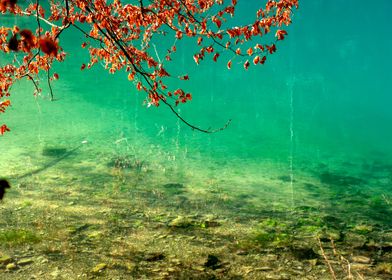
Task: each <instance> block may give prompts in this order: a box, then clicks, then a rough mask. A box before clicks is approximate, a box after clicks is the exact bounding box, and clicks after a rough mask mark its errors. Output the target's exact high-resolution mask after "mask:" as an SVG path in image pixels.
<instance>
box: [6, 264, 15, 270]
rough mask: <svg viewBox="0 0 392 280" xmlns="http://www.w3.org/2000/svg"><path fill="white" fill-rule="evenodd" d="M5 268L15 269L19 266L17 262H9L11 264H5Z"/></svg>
mask: <svg viewBox="0 0 392 280" xmlns="http://www.w3.org/2000/svg"><path fill="white" fill-rule="evenodd" d="M5 269H7V270H15V269H17V266H16V264H15V263H9V264H7V265H6V266H5Z"/></svg>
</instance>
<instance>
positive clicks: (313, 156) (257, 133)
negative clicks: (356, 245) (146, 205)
mask: <svg viewBox="0 0 392 280" xmlns="http://www.w3.org/2000/svg"><path fill="white" fill-rule="evenodd" d="M239 2H243V3H239V10H238V15H239V16H240V19H242V18H245V17H246V16H247V15H248V13H249V12H250V11H253V10H254V7H253V5H255V4H253V3H247V4H245V3H246V1H239ZM249 2H252V1H249ZM254 2H256V1H254ZM364 4H365V3H362V2H360V3H359V2H358V1H354V0H350V1H340V2H331V1H326V0H317V1H302V2H301V3H300V9H299V10H298V11H297V12H296V13H295V17H294V19H293V21H294V23H293V25H292V26H290V28H289V29H288V33H289V35H288V36H287V38H286V39H285V40H284V41H283V42H282V44H279V45H278V51H277V53H276V54H274V55H273V56H270V57H269V58H268V61H267V63H266V65H265V66H262V67H252V66H251V67H250V69H249V70H248V71H244V69H243V67H242V64H238V65H236V63H234V64H233V69H232V70H227V69H226V61H224V60H223V59H222V60H221V61H220V63H216V64H214V63H213V62H212V61H211V62H209V61H203V62H202V63H201V65H199V66H197V65H195V64H194V62H193V58H192V55H193V53H194V51H195V49H193V46H194V44H193V43H192V42H190V41H189V40H186V39H185V40H183V41H180V42H178V43H177V49H178V52H177V54H176V55H175V56H174V58H173V62H172V63H171V65H170V66H169V69H173V70H174V71H177V72H178V75H182V74H185V73H188V74H189V76H190V81H187V82H180V81H177V80H173V81H171V83H172V84H173V85H175V86H177V84H178V85H180V86H182V87H183V88H184V89H186V90H187V91H188V90H189V91H191V92H192V93H193V100H192V102H189V104H188V103H187V104H185V105H182V106H180V107H179V110H180V112H181V114H182V115H183V116H184V117H185V118H186V119H187V120H189V121H190V122H191V123H192V124H195V125H197V126H200V127H201V128H208V127H213V128H217V127H221V126H223V125H224V124H225V123H226V122H227V121H228V120H229V119H232V122H231V124H230V125H229V126H228V127H227V128H226V129H225V130H223V131H221V132H218V133H214V134H210V135H208V134H203V133H199V132H196V131H192V130H191V129H190V128H189V127H187V126H185V125H184V124H183V123H181V122H180V121H179V120H178V119H176V117H175V116H174V115H173V114H172V113H171V112H170V111H169V110H168V109H167V108H164V107H163V106H161V107H159V108H152V107H150V108H147V107H146V106H145V105H143V101H144V99H145V96H144V95H143V93H142V92H137V91H136V89H135V88H134V87H133V85H132V84H130V83H129V81H128V80H127V78H126V75H125V74H122V73H118V74H116V75H110V74H107V73H106V71H105V70H104V69H101V68H100V67H99V66H97V67H95V68H94V69H91V70H88V71H83V72H82V71H80V70H79V68H80V65H81V64H82V63H86V62H87V58H86V54H87V52H86V51H85V50H83V49H81V48H79V43H81V42H82V40H83V38H82V36H80V35H78V34H75V33H73V32H67V33H64V37H63V39H62V40H61V45H62V47H63V48H64V50H65V51H66V52H67V53H68V56H67V60H66V61H65V62H64V63H62V64H56V65H55V71H56V72H57V73H58V74H59V75H60V79H59V80H58V81H55V82H54V83H53V89H54V93H55V98H56V101H54V102H50V101H49V98H48V93H47V89H46V87H45V85H43V88H44V91H43V94H42V95H41V96H40V97H38V98H34V97H33V95H32V92H33V87H32V85H31V84H30V83H28V82H26V81H21V82H18V84H16V85H15V86H14V87H13V92H12V96H11V100H12V102H13V103H12V104H13V105H12V107H11V108H10V109H9V110H8V111H7V113H6V114H4V115H2V116H1V118H2V121H4V122H6V123H7V124H8V126H9V127H10V128H11V130H12V132H11V133H8V134H6V135H4V136H2V137H1V138H0V147H1V148H0V149H1V155H2V159H1V162H0V175H1V176H3V177H6V178H10V181H11V182H12V183H13V184H14V185H17V184H21V181H23V182H25V181H26V180H27V182H28V181H29V180H33V181H34V180H35V181H41V182H42V185H45V184H49V183H47V181H46V180H47V179H48V178H49V179H50V178H53V176H55V177H56V178H60V179H55V178H54V179H53V180H52V181H50V180H49V179H48V180H49V181H50V186H48V187H50V188H56V187H60V185H61V182H60V181H61V180H62V179H64V180H65V181H67V180H68V179H69V178H78V179H77V180H80V182H79V181H78V182H79V183H80V185H81V187H80V188H81V190H83V184H85V185H84V186H92V185H95V190H94V191H93V193H95V192H96V191H97V189H100V188H104V186H107V185H108V184H109V185H110V184H113V185H115V184H116V182H117V183H118V186H117V187H119V188H120V189H121V190H123V191H127V190H128V188H131V186H132V187H134V186H135V185H138V186H141V188H144V189H147V190H149V189H151V188H155V187H157V186H159V185H160V184H167V183H179V184H183V185H185V186H186V189H187V192H188V193H187V197H188V198H189V199H191V200H192V199H193V200H203V199H205V203H206V204H207V206H205V207H207V208H206V209H210V207H211V208H212V209H214V211H216V213H217V214H219V213H220V214H221V215H223V216H224V217H226V216H225V215H228V216H229V217H235V216H236V215H242V214H244V213H249V215H252V217H254V219H256V220H257V219H258V217H265V216H266V214H265V213H267V212H266V211H270V212H271V213H272V214H271V215H274V214H273V213H275V214H277V213H285V214H284V215H286V216H288V217H296V216H295V215H296V213H298V212H301V211H303V209H304V207H305V208H306V207H307V209H313V210H311V211H314V212H311V213H310V214H309V215H310V216H312V215H316V216H317V215H320V216H323V217H325V216H329V215H330V216H333V217H336V218H339V219H341V220H344V221H346V222H347V223H348V224H349V225H350V226H351V227H355V224H366V225H371V226H373V227H380V229H382V230H383V231H385V230H386V231H390V230H391V228H390V227H391V222H392V220H391V217H392V213H391V212H392V211H391V210H392V208H391V201H392V145H391V143H392V124H391V123H392V110H391V107H392V97H391V96H390V93H391V92H392V89H391V84H390V81H391V80H392V71H391V70H390V65H391V62H392V53H391V51H390V50H391V49H392V39H391V38H390V37H389V36H388V34H389V33H390V30H389V14H388V11H389V10H390V9H391V8H392V4H391V3H390V1H387V0H383V1H378V2H377V5H372V6H371V7H369V5H370V4H368V5H364ZM2 20H3V19H2ZM7 20H10V21H11V22H12V21H13V19H7ZM17 23H18V24H21V25H23V24H26V26H28V24H29V23H28V22H26V23H23V22H17ZM157 47H158V52H159V51H161V53H162V56H163V54H164V52H165V49H162V50H161V49H159V45H158V46H157ZM45 89H46V90H45ZM82 141H88V143H86V144H83V145H81V144H80V143H81V142H82ZM47 148H63V149H66V150H67V151H71V150H72V149H75V152H72V153H70V154H65V156H64V157H60V159H59V161H53V159H51V158H48V157H47V156H45V154H44V153H43V151H44V150H45V149H47ZM116 157H117V158H125V157H131V158H132V159H137V160H138V161H140V162H143V164H142V165H141V169H142V170H144V169H146V170H144V171H145V173H143V175H142V177H143V178H142V179H140V177H138V178H139V179H138V180H139V181H138V183H135V178H134V177H132V176H134V174H133V173H131V174H128V173H127V174H125V175H123V180H122V181H121V182H120V181H116V180H117V179H118V178H117V177H116V178H115V177H113V176H112V175H113V174H111V175H110V176H109V175H108V176H107V177H105V173H104V172H106V171H108V170H109V171H110V170H111V169H110V168H111V167H108V164H109V166H110V161H111V160H112V159H113V158H116ZM40 168H41V169H40ZM143 168H144V169H143ZM34 170H39V172H36V173H35V174H32V175H31V176H26V177H23V175H24V174H29V172H30V173H31V172H33V173H34ZM105 170H106V171H105ZM109 171H108V173H110V172H109ZM144 171H143V172H144ZM21 176H22V177H23V179H18V178H19V177H21ZM138 176H139V175H138ZM140 176H141V175H140ZM56 180H57V181H56ZM59 180H60V181H59ZM94 182H96V183H94ZM44 189H45V188H44ZM36 191H37V192H39V190H36ZM52 191H53V190H52ZM33 192H34V190H33ZM213 193H218V194H219V195H221V196H224V197H227V201H229V203H228V204H227V205H226V204H225V202H224V201H225V199H223V200H222V201H223V202H222V203H223V205H224V206H222V205H218V206H216V208H214V207H215V206H213V204H214V203H215V202H213V201H214V199H215V197H214V196H213V195H212V197H209V195H211V194H213ZM12 195H13V194H12V192H11V194H10V197H12ZM14 196H16V194H14ZM169 200H170V197H169ZM176 201H177V200H176V199H174V198H173V201H171V204H172V206H173V205H174V207H175V204H176ZM169 204H170V203H169ZM192 205H193V204H189V207H188V208H189V209H188V210H189V211H192V210H195V209H193V208H192V207H193V206H192ZM33 206H34V205H33ZM37 207H39V206H37ZM186 207H187V206H185V208H186ZM196 208H197V207H196ZM201 208H203V207H201ZM222 209H223V210H222ZM301 209H302V210H301ZM195 211H202V210H200V209H199V208H197V209H196V210H195ZM219 211H222V212H219ZM301 213H302V212H301ZM292 215H294V216H292ZM267 216H268V215H267ZM350 226H349V227H350ZM342 246H343V245H342ZM383 261H384V262H390V261H391V260H390V259H387V260H385V259H384V260H383ZM254 279H261V278H254ZM293 279H302V278H295V277H294V278H293ZM303 279H304V278H303ZM372 279H373V278H372ZM382 279H387V278H382Z"/></svg>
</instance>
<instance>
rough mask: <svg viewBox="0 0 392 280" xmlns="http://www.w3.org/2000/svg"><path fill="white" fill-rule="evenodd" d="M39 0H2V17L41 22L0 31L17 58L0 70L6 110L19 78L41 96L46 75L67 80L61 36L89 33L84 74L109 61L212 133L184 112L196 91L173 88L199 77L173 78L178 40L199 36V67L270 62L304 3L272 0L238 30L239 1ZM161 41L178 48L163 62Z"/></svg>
mask: <svg viewBox="0 0 392 280" xmlns="http://www.w3.org/2000/svg"><path fill="white" fill-rule="evenodd" d="M242 1H246V0H242ZM32 2H33V3H32V4H26V3H25V2H20V3H19V2H17V0H0V13H1V14H0V17H1V16H2V15H4V14H13V16H15V17H31V18H32V22H34V23H35V26H34V27H33V26H32V27H31V28H30V29H23V30H20V29H19V27H18V26H0V52H2V53H3V54H1V53H0V55H1V56H9V57H11V58H13V61H12V63H9V64H6V65H0V81H1V86H0V113H4V112H5V111H6V109H7V107H8V106H10V104H11V103H10V100H9V97H10V93H11V91H12V85H13V84H14V82H15V81H16V80H18V79H23V78H27V79H29V80H31V81H32V82H33V84H34V86H35V89H36V90H35V94H39V93H40V91H41V90H40V88H39V86H38V83H37V81H38V80H39V78H40V77H41V78H42V75H41V76H40V75H39V74H40V73H41V72H42V73H44V74H45V75H47V78H48V79H47V80H48V81H49V83H50V82H52V81H53V80H56V79H58V78H59V75H58V74H57V73H50V70H51V67H52V64H53V63H54V62H62V61H63V60H64V59H65V58H66V53H65V51H66V50H63V49H62V47H61V45H62V44H61V38H62V37H61V34H62V33H63V32H81V33H82V34H84V37H85V42H83V44H82V45H81V48H84V49H87V50H88V53H89V57H88V58H86V61H85V62H84V63H83V62H81V66H80V70H84V71H85V70H87V69H89V68H91V67H92V66H93V65H95V64H97V63H98V62H102V63H103V65H104V66H105V68H106V69H107V70H108V71H109V72H110V73H114V72H117V71H125V72H127V73H128V79H129V80H130V81H131V83H132V84H134V86H135V87H136V89H137V90H140V91H144V92H145V93H146V104H147V105H148V106H150V105H154V106H159V105H160V104H162V103H163V104H165V105H167V106H168V107H169V108H170V109H171V110H172V111H173V113H174V114H176V116H177V117H179V118H180V119H181V120H182V121H183V122H185V123H186V124H187V125H189V126H191V127H192V128H193V129H197V130H200V131H204V132H211V131H209V130H202V129H200V128H198V127H196V126H193V125H191V124H190V123H188V122H187V121H185V120H184V119H183V118H182V117H181V116H180V115H179V114H178V112H177V110H176V106H177V105H179V104H180V103H185V102H187V101H189V100H192V95H191V93H189V92H186V91H185V90H183V89H181V88H174V89H173V88H169V87H168V86H167V79H168V78H170V77H171V78H176V79H179V80H184V81H188V80H191V77H190V76H189V75H188V74H187V73H169V72H168V71H167V70H166V68H165V66H166V65H167V64H168V63H170V61H171V60H172V55H173V53H175V52H176V50H177V48H176V42H177V41H178V40H181V39H182V38H184V37H190V38H194V42H195V46H197V47H198V51H197V52H196V53H195V54H194V55H193V59H194V61H195V63H196V64H199V63H201V62H202V61H203V60H206V59H209V60H211V61H214V62H219V61H220V58H221V57H222V56H221V54H222V53H223V52H228V53H229V54H231V55H230V57H229V59H228V61H226V62H225V63H224V64H225V65H227V68H228V69H230V68H232V67H233V66H234V65H237V64H238V63H241V64H242V65H243V68H244V69H248V68H249V67H251V65H262V64H264V63H265V62H266V60H267V58H268V56H269V55H271V54H273V53H275V52H276V51H277V47H276V45H277V42H278V41H281V40H283V39H285V37H286V36H287V34H288V33H287V31H286V30H284V29H283V28H285V27H287V26H288V25H290V24H291V20H292V16H293V10H294V8H297V7H298V0H276V1H272V0H268V1H266V3H265V4H264V5H263V6H262V7H260V8H259V9H258V10H256V11H255V14H254V15H253V16H249V22H248V23H247V24H245V25H242V26H231V25H230V22H232V21H233V19H232V18H233V17H235V13H236V7H237V0H231V1H227V0H226V1H224V0H197V1H196V0H153V1H147V0H138V1H136V0H135V1H122V0H111V1H106V0H53V1H45V3H40V1H39V0H35V1H34V0H33V1H32ZM260 2H262V1H260ZM131 3H132V4H131ZM268 34H272V35H274V36H271V35H268ZM159 36H161V37H163V36H164V37H166V38H168V37H170V36H171V37H172V38H173V45H172V46H171V47H169V48H167V50H166V51H165V53H164V56H162V57H164V59H162V60H161V59H160V56H159V55H158V53H157V48H156V46H155V44H154V43H153V42H156V40H153V38H154V39H155V38H156V37H159ZM158 48H159V49H160V50H161V48H160V46H158ZM225 57H228V56H225ZM8 61H9V60H8ZM234 62H235V64H234ZM77 70H78V71H79V69H75V71H77ZM6 131H9V128H8V127H7V126H6V125H5V124H3V125H2V126H1V127H0V133H1V134H3V133H4V132H6Z"/></svg>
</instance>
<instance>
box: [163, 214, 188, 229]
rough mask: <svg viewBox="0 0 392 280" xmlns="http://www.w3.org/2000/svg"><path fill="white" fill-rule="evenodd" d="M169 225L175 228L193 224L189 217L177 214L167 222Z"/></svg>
mask: <svg viewBox="0 0 392 280" xmlns="http://www.w3.org/2000/svg"><path fill="white" fill-rule="evenodd" d="M169 226H170V227H177V228H188V227H192V226H193V222H192V220H191V219H189V218H186V217H183V216H178V217H177V218H175V219H174V220H172V221H171V222H170V223H169Z"/></svg>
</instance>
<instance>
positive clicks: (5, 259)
mask: <svg viewBox="0 0 392 280" xmlns="http://www.w3.org/2000/svg"><path fill="white" fill-rule="evenodd" d="M11 261H12V258H11V257H10V256H7V255H3V256H1V257H0V264H8V263H10V262H11Z"/></svg>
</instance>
